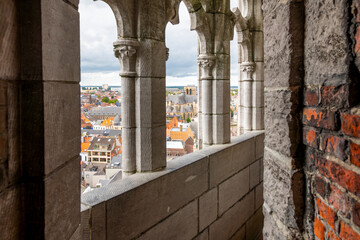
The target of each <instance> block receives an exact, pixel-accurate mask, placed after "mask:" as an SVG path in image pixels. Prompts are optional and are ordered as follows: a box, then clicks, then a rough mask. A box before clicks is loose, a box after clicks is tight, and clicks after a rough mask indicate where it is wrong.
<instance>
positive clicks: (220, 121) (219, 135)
mask: <svg viewBox="0 0 360 240" xmlns="http://www.w3.org/2000/svg"><path fill="white" fill-rule="evenodd" d="M229 109H230V108H229ZM212 119H213V120H212V127H213V131H212V132H213V144H224V143H229V142H230V114H229V113H227V114H224V115H213V116H212Z"/></svg>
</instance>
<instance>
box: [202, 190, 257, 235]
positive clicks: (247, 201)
mask: <svg viewBox="0 0 360 240" xmlns="http://www.w3.org/2000/svg"><path fill="white" fill-rule="evenodd" d="M253 213H254V193H253V192H250V193H249V194H248V195H246V196H245V197H244V198H243V199H242V200H241V201H239V202H238V203H236V204H235V205H234V206H233V207H232V208H230V209H229V210H228V211H227V212H226V213H225V214H224V215H223V216H222V217H221V218H219V219H218V220H217V221H216V222H214V223H213V224H211V225H210V228H209V238H210V240H218V239H229V238H230V237H231V236H232V235H234V234H235V233H236V231H237V230H238V229H239V228H240V227H241V226H242V225H243V224H244V223H245V222H246V221H247V219H249V218H250V217H251V215H252V214H253Z"/></svg>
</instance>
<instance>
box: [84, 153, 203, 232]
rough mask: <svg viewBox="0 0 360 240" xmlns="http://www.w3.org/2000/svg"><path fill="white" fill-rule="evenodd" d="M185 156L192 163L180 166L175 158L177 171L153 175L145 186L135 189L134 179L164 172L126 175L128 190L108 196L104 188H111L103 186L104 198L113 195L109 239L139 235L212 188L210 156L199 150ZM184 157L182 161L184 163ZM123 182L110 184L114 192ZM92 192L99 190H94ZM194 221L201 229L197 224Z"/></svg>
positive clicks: (108, 213) (101, 195)
mask: <svg viewBox="0 0 360 240" xmlns="http://www.w3.org/2000/svg"><path fill="white" fill-rule="evenodd" d="M191 157H192V158H191ZM194 157H195V159H194ZM181 159H184V161H187V162H190V163H189V164H188V165H184V166H183V167H181V168H178V167H175V166H174V164H177V163H176V162H175V161H174V163H173V164H171V166H172V167H171V168H174V167H175V169H177V170H176V171H173V172H170V173H168V174H165V175H163V176H160V177H158V178H156V179H153V178H152V179H151V181H150V180H146V181H145V182H144V183H143V184H142V185H141V186H138V187H135V188H133V189H131V187H132V186H133V185H134V182H132V181H133V180H135V179H138V178H139V177H144V178H147V177H151V176H152V175H153V174H161V172H159V173H153V174H152V173H147V174H141V175H138V174H135V175H133V176H130V177H128V178H126V179H125V180H127V181H126V182H124V184H125V183H126V188H125V189H127V190H126V191H125V192H123V193H121V194H116V195H115V196H113V195H111V196H108V197H107V195H106V194H104V193H103V191H105V190H107V191H109V189H99V191H100V193H99V194H100V195H99V196H100V198H110V199H108V200H107V203H106V207H107V209H106V212H107V237H108V238H109V239H111V238H119V239H132V238H134V237H136V236H137V235H139V234H140V233H142V232H144V231H145V230H147V229H149V228H150V227H151V226H154V225H155V224H156V223H158V222H160V221H161V220H163V219H164V218H166V217H167V216H169V215H171V214H172V213H174V212H176V211H177V210H178V209H180V208H181V207H182V206H184V205H186V204H187V203H189V202H190V201H192V200H193V199H195V198H196V197H199V196H200V195H201V194H203V193H204V192H205V191H206V190H207V189H208V159H207V158H206V157H203V156H201V155H196V154H190V155H186V156H184V157H181V158H179V159H178V160H179V161H180V160H181ZM184 161H181V162H182V164H184ZM169 165H170V164H169ZM123 181H124V180H123ZM119 184H120V188H119V187H117V185H113V186H109V187H110V188H113V189H112V190H111V191H110V192H116V191H119V190H121V191H124V186H123V185H121V183H119ZM129 189H130V190H129ZM92 194H95V193H93V192H91V195H92ZM88 195H89V194H88ZM96 199H98V197H96ZM129 199H131V201H129ZM194 225H195V226H196V229H197V224H194ZM195 235H196V234H195ZM195 235H194V236H195Z"/></svg>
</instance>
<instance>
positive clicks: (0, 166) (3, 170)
mask: <svg viewBox="0 0 360 240" xmlns="http://www.w3.org/2000/svg"><path fill="white" fill-rule="evenodd" d="M7 172H8V169H7V166H6V164H5V163H0V192H1V191H3V190H4V189H5V188H6V187H7V186H8V182H9V180H8V173H7Z"/></svg>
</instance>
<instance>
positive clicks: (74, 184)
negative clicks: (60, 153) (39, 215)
mask: <svg viewBox="0 0 360 240" xmlns="http://www.w3.org/2000/svg"><path fill="white" fill-rule="evenodd" d="M79 162H80V157H76V158H74V159H71V160H70V161H69V162H68V163H67V164H66V165H65V166H63V167H62V168H61V169H59V170H58V171H57V172H54V173H53V174H51V175H50V176H49V177H47V178H45V205H44V206H45V213H44V214H45V215H44V217H45V221H44V222H45V229H44V231H45V238H46V239H55V238H57V237H58V236H63V237H64V238H66V239H68V238H70V237H71V235H72V234H73V233H74V232H75V230H76V228H77V226H78V225H79V222H80V202H79V196H80V187H79V179H80V165H79ZM54 196H56V198H54Z"/></svg>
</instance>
